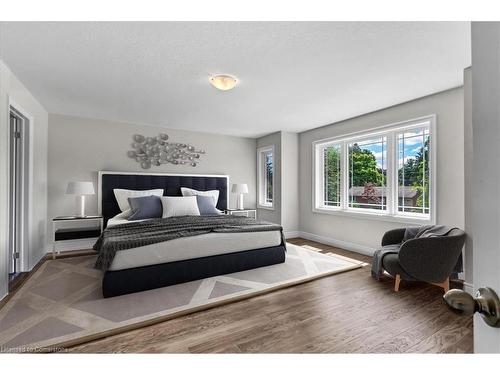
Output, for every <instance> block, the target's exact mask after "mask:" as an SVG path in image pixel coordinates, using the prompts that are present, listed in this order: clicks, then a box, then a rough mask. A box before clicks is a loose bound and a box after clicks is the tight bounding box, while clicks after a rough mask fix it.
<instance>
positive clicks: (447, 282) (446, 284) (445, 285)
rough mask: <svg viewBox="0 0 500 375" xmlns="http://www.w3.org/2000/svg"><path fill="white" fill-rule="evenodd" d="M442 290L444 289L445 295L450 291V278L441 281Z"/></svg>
mask: <svg viewBox="0 0 500 375" xmlns="http://www.w3.org/2000/svg"><path fill="white" fill-rule="evenodd" d="M443 289H444V292H445V293H446V292H447V291H449V290H450V278H449V277H448V278H447V279H446V280H445V281H443Z"/></svg>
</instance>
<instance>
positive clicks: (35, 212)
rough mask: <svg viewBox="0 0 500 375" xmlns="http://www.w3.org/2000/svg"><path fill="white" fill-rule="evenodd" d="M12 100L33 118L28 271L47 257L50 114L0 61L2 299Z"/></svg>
mask: <svg viewBox="0 0 500 375" xmlns="http://www.w3.org/2000/svg"><path fill="white" fill-rule="evenodd" d="M9 98H10V99H11V100H13V101H14V102H15V104H17V105H18V106H20V107H21V108H22V109H23V110H24V111H26V112H27V113H28V114H29V115H30V116H31V117H32V118H33V122H32V124H31V131H32V134H31V136H32V149H31V152H32V159H33V168H32V170H33V171H32V175H31V184H32V196H31V197H29V199H30V201H31V202H32V214H31V215H29V217H28V220H29V224H28V226H29V228H28V242H29V243H28V247H29V250H28V254H25V255H27V256H25V259H26V260H27V262H26V263H27V265H26V266H27V267H25V269H24V270H23V271H28V270H31V269H32V268H33V267H34V266H35V265H36V264H37V263H38V261H39V260H40V259H41V258H42V257H43V255H44V254H45V243H46V226H47V225H46V223H47V121H48V114H47V111H45V109H44V108H43V107H42V106H41V105H40V103H39V102H38V101H37V100H36V99H35V98H34V97H33V96H32V95H31V93H30V92H29V91H28V90H27V89H26V88H25V87H24V85H23V84H22V83H21V82H20V81H19V80H18V79H17V78H16V76H15V75H14V74H13V73H12V72H11V71H10V69H9V68H8V67H7V65H5V64H4V63H3V61H1V60H0V299H1V298H2V297H3V296H5V295H6V294H7V288H8V242H7V241H8V239H7V228H8V216H7V215H8V211H7V208H8V199H9V196H8V181H9V179H8V160H9V154H8V135H9V123H8V118H9V116H8V113H9Z"/></svg>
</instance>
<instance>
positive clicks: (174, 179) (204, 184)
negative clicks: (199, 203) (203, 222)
mask: <svg viewBox="0 0 500 375" xmlns="http://www.w3.org/2000/svg"><path fill="white" fill-rule="evenodd" d="M98 177H99V180H98V184H99V186H98V197H97V199H98V211H99V214H100V215H102V216H103V218H104V227H106V224H107V222H108V220H109V219H111V218H112V217H114V216H116V215H118V214H119V213H120V208H119V207H118V203H117V202H116V198H115V195H114V193H113V189H129V190H149V189H164V191H163V195H168V196H180V195H182V194H181V187H187V188H191V189H196V190H219V191H220V194H219V201H218V202H217V208H218V209H219V210H225V209H227V204H228V193H229V190H228V186H229V176H225V175H201V174H173V173H140V172H108V171H99V175H98Z"/></svg>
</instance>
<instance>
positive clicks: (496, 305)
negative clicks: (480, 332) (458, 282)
mask: <svg viewBox="0 0 500 375" xmlns="http://www.w3.org/2000/svg"><path fill="white" fill-rule="evenodd" d="M443 299H444V301H445V302H446V304H447V305H448V307H449V308H450V309H451V310H452V311H453V312H455V313H457V314H460V315H474V313H476V312H478V313H480V314H481V316H482V317H483V320H484V321H485V322H486V324H488V325H489V326H491V327H500V300H499V299H498V296H497V294H496V293H495V291H494V290H493V289H491V288H479V289H478V291H477V292H476V296H475V297H472V296H471V295H470V294H469V293H466V292H464V291H463V290H460V289H452V290H450V291H448V292H447V293H446V294H445V295H444V296H443Z"/></svg>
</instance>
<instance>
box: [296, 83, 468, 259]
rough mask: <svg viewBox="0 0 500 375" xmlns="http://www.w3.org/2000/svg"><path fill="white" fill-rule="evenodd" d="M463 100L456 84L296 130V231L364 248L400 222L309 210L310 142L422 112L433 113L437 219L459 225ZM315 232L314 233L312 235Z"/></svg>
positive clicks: (369, 248) (461, 220)
mask: <svg viewBox="0 0 500 375" xmlns="http://www.w3.org/2000/svg"><path fill="white" fill-rule="evenodd" d="M463 108H464V99H463V89H462V88H456V89H452V90H448V91H444V92H441V93H438V94H435V95H431V96H427V97H424V98H420V99H417V100H414V101H411V102H408V103H404V104H401V105H398V106H394V107H390V108H387V109H383V110H380V111H377V112H373V113H370V114H367V115H364V116H360V117H356V118H353V119H349V120H346V121H342V122H339V123H336V124H332V125H328V126H324V127H321V128H317V129H313V130H310V131H307V132H304V133H301V134H300V150H299V151H300V164H299V181H300V183H299V194H300V197H299V201H300V228H301V231H303V232H306V233H309V234H312V235H314V236H316V237H315V238H316V239H320V238H323V240H324V239H335V240H336V241H337V242H338V243H341V244H342V245H343V246H344V247H346V248H351V249H354V250H358V251H360V250H361V251H366V252H370V251H372V249H373V248H375V247H377V246H378V245H379V243H380V239H381V237H382V235H383V233H384V232H385V231H387V230H389V229H393V228H397V227H403V226H405V225H404V224H401V223H396V222H395V223H392V222H384V221H377V220H367V219H358V218H352V217H346V216H334V215H329V214H321V213H314V212H313V211H312V208H313V207H312V184H311V181H312V178H313V176H312V160H311V159H312V142H313V141H316V140H319V139H324V138H328V137H333V136H340V135H343V134H348V133H352V132H356V131H362V130H367V129H370V128H374V127H377V126H381V125H385V124H391V123H395V122H399V121H404V120H409V119H412V118H417V117H421V116H425V115H431V114H435V115H436V117H437V124H436V130H437V142H438V143H437V197H436V200H437V222H438V223H440V224H447V225H453V226H458V227H460V228H463V227H464V110H463ZM318 236H319V237H318Z"/></svg>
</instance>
